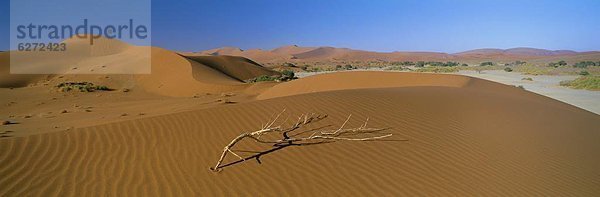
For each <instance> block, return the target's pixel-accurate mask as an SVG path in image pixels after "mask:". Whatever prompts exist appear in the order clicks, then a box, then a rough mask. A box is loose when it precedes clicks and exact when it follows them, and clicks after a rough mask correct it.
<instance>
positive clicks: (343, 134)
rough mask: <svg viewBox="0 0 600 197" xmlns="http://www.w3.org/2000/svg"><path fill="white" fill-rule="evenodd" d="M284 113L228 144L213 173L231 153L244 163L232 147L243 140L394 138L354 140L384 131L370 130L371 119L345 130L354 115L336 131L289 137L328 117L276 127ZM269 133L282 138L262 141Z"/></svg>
mask: <svg viewBox="0 0 600 197" xmlns="http://www.w3.org/2000/svg"><path fill="white" fill-rule="evenodd" d="M284 112H285V109H284V110H283V111H281V112H280V113H279V114H277V115H276V116H275V117H274V118H273V119H272V120H270V121H268V122H267V123H265V124H264V125H262V127H261V128H260V129H259V130H256V131H252V132H246V133H242V134H240V135H239V136H237V137H236V138H234V139H233V140H231V142H229V144H227V146H225V147H224V148H223V152H222V153H221V156H220V158H219V160H218V161H217V163H216V164H215V166H214V167H211V168H210V169H211V170H213V171H220V170H221V168H222V167H223V166H222V163H223V160H225V157H226V156H227V155H228V154H229V153H231V154H232V155H234V156H235V157H237V158H239V159H240V161H244V160H245V158H244V157H242V156H240V155H238V154H237V153H235V151H233V150H232V147H233V146H235V145H236V144H237V143H238V142H240V141H241V140H243V139H246V138H250V139H252V140H254V141H255V142H258V143H265V144H271V145H273V146H284V145H294V144H293V143H301V144H314V143H317V142H318V141H323V140H325V141H344V140H345V141H368V140H378V139H383V138H387V137H390V136H392V134H383V135H377V136H372V137H360V138H354V137H352V136H355V135H360V134H367V133H375V132H377V131H382V130H384V129H380V128H368V127H367V123H368V121H369V118H367V119H366V120H365V122H364V123H363V124H362V125H361V126H360V127H358V128H344V126H345V125H346V123H348V121H349V120H350V118H351V117H352V115H349V116H348V118H346V121H344V123H343V124H342V125H341V126H340V127H339V128H338V129H336V130H330V131H319V130H317V131H314V132H313V133H312V134H311V135H310V136H307V137H290V136H289V135H288V133H290V132H292V131H294V130H297V129H299V128H301V127H303V126H305V125H307V124H310V123H312V122H314V121H316V120H320V119H323V118H325V117H327V116H326V115H324V116H321V115H316V114H315V113H310V114H302V115H300V116H299V117H298V119H297V120H296V122H295V123H294V124H292V125H291V126H289V127H284V126H283V124H285V123H286V122H287V118H286V120H285V121H283V122H282V123H281V124H279V125H277V126H275V123H276V122H277V120H278V119H279V118H280V117H281V115H282V114H283V113H284ZM288 118H289V117H288ZM269 133H280V134H282V138H281V139H278V140H271V141H268V140H262V139H260V138H261V136H263V135H266V134H269ZM301 144H296V145H301Z"/></svg>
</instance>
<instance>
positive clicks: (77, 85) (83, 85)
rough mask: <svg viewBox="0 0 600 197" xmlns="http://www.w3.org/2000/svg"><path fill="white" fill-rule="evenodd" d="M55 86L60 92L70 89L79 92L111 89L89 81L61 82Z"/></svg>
mask: <svg viewBox="0 0 600 197" xmlns="http://www.w3.org/2000/svg"><path fill="white" fill-rule="evenodd" d="M56 87H57V88H58V89H59V91H61V92H69V91H71V90H79V91H80V92H94V91H110V90H111V89H110V88H108V87H107V86H101V85H94V84H93V83H90V82H62V83H60V84H58V85H56Z"/></svg>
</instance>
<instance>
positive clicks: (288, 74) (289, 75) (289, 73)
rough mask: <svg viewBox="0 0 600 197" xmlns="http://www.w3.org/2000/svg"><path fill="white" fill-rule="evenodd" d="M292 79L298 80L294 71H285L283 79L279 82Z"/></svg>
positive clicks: (282, 73) (282, 74)
mask: <svg viewBox="0 0 600 197" xmlns="http://www.w3.org/2000/svg"><path fill="white" fill-rule="evenodd" d="M292 79H296V76H295V74H294V71H292V70H284V71H282V72H281V77H280V78H279V80H281V81H289V80H292Z"/></svg>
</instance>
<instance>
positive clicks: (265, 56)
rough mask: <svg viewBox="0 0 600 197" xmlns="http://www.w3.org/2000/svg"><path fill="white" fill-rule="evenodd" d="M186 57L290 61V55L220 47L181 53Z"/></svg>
mask: <svg viewBox="0 0 600 197" xmlns="http://www.w3.org/2000/svg"><path fill="white" fill-rule="evenodd" d="M182 54H185V55H188V56H207V55H226V56H242V57H246V58H250V59H252V60H255V61H259V62H280V61H288V60H290V59H292V56H291V55H290V54H282V53H276V52H273V51H265V50H261V49H250V50H242V49H240V48H234V47H221V48H216V49H210V50H206V51H200V52H196V53H182Z"/></svg>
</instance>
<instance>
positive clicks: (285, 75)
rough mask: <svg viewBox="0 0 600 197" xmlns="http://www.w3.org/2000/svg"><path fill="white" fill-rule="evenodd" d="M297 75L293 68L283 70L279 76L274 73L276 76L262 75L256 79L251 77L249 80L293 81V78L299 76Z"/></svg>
mask: <svg viewBox="0 0 600 197" xmlns="http://www.w3.org/2000/svg"><path fill="white" fill-rule="evenodd" d="M295 75H296V74H295V73H294V71H292V70H283V71H282V72H281V75H279V76H277V75H274V76H268V75H261V76H258V77H256V78H254V79H250V80H248V81H247V82H249V83H256V82H263V81H291V80H294V79H297V77H296V76H295Z"/></svg>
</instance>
